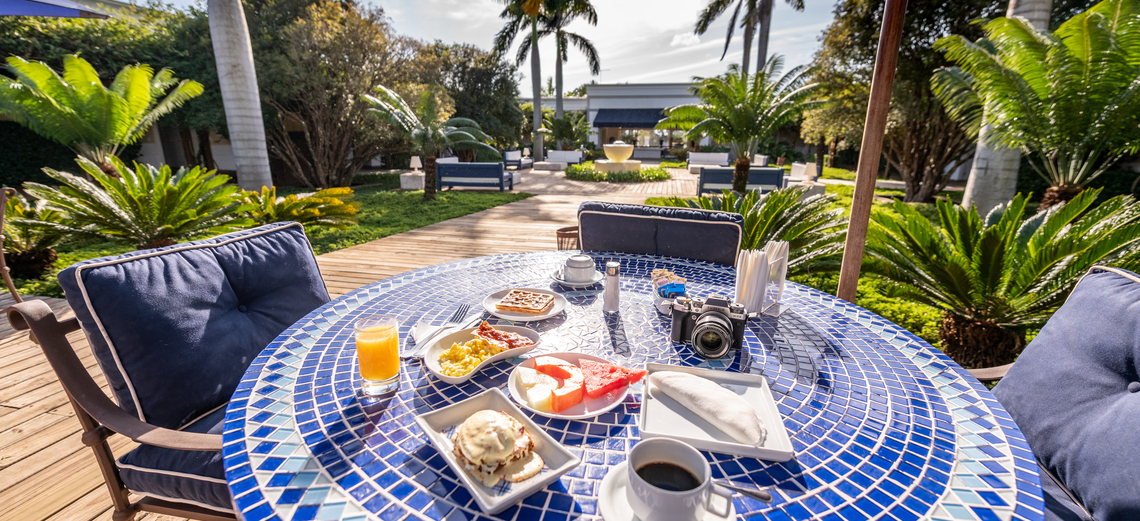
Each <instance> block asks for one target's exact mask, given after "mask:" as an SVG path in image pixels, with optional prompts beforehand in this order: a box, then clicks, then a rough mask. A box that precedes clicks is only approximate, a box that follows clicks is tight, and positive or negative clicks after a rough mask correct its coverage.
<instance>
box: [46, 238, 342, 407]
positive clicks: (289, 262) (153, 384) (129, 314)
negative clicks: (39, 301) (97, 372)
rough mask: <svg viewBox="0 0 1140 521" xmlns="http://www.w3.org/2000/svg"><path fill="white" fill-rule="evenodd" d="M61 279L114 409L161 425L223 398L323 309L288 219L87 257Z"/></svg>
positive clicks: (303, 245) (305, 251)
mask: <svg viewBox="0 0 1140 521" xmlns="http://www.w3.org/2000/svg"><path fill="white" fill-rule="evenodd" d="M59 283H60V285H61V286H63V289H64V291H65V292H66V293H67V302H68V304H70V305H71V308H72V309H73V310H74V311H75V316H76V317H77V318H78V319H79V322H80V324H81V325H82V326H83V330H84V333H86V335H87V339H88V340H89V341H90V344H91V348H92V351H94V353H95V356H96V358H97V360H98V361H99V365H100V367H101V368H102V369H103V373H104V374H106V376H107V380H108V381H109V382H110V384H111V389H112V391H113V394H114V396H115V398H116V400H117V401H118V403H119V405H120V406H121V407H122V408H123V409H124V410H126V411H128V412H130V413H131V414H136V415H138V417H139V418H140V419H141V420H143V421H146V422H148V423H151V424H152V425H157V426H159V427H166V428H170V429H177V428H180V427H182V426H183V425H186V424H187V423H189V422H190V421H193V420H195V419H197V418H199V417H201V416H202V415H204V414H206V413H208V412H210V411H212V410H214V409H215V408H217V407H218V406H220V405H223V404H225V403H226V402H227V401H229V399H230V395H232V394H233V391H234V389H235V388H236V387H237V384H238V381H239V380H241V376H242V374H243V373H244V372H245V370H246V368H247V367H248V366H249V364H250V363H251V362H252V361H253V359H254V358H255V357H256V356H257V355H258V353H260V352H261V350H262V349H264V348H265V346H267V345H268V344H269V342H270V341H272V340H273V339H274V338H275V337H276V336H277V335H278V334H280V333H281V332H282V331H284V330H285V328H287V327H289V326H290V325H292V324H293V323H294V322H296V321H297V320H298V319H300V318H301V317H303V316H305V315H306V314H307V313H309V312H310V311H312V310H313V309H316V308H317V307H319V306H321V305H322V304H324V303H326V302H328V301H329V295H328V292H327V291H326V290H325V285H324V281H323V280H322V279H321V274H320V272H319V271H318V270H317V262H316V258H315V257H314V256H313V250H312V247H311V246H310V245H309V241H308V239H307V238H306V237H305V232H304V229H303V228H302V227H301V225H300V224H297V223H278V224H273V225H269V226H262V227H259V228H254V229H251V230H246V231H242V232H237V233H231V234H227V235H222V236H219V237H215V238H213V239H207V240H203V241H196V242H190V243H185V244H177V245H174V246H168V247H166V248H160V249H156V250H144V251H137V252H131V253H127V254H124V255H119V256H117V257H105V258H101V259H93V260H89V261H84V262H81V263H78V264H76V265H74V266H71V267H68V268H67V269H65V270H63V271H62V272H60V274H59Z"/></svg>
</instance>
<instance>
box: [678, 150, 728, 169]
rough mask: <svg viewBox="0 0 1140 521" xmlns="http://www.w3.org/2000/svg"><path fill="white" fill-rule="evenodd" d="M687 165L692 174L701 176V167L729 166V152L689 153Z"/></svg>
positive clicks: (686, 160)
mask: <svg viewBox="0 0 1140 521" xmlns="http://www.w3.org/2000/svg"><path fill="white" fill-rule="evenodd" d="M685 163H686V166H687V168H688V169H689V173H690V174H699V173H701V167H705V166H728V164H729V163H728V152H689V156H688V158H686V159H685Z"/></svg>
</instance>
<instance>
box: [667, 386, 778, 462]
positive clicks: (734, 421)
mask: <svg viewBox="0 0 1140 521" xmlns="http://www.w3.org/2000/svg"><path fill="white" fill-rule="evenodd" d="M649 383H650V385H652V386H654V387H656V388H657V389H659V390H660V391H661V392H664V393H665V395H666V396H668V397H670V398H672V399H674V400H676V401H677V403H679V404H681V405H682V406H684V407H685V408H686V409H689V410H690V411H693V412H694V413H696V415H697V416H700V417H701V418H704V420H705V421H707V422H709V423H711V424H712V426H713V427H716V428H718V429H720V430H722V431H724V433H725V434H727V435H729V436H731V437H732V439H734V440H736V441H738V442H740V443H743V444H745V445H753V446H757V447H759V446H761V445H763V444H764V439H765V438H767V437H768V431H766V430H765V429H764V422H763V421H762V420H760V417H759V416H758V415H757V414H756V409H754V408H753V407H752V405H751V404H749V403H748V402H747V401H745V400H744V398H741V397H740V396H739V395H738V394H736V393H734V392H732V391H729V390H728V389H725V388H724V387H721V386H719V385H717V384H716V383H714V382H711V381H709V380H706V379H704V378H701V377H699V376H696V375H691V374H688V373H679V372H676V371H658V372H656V373H653V374H651V375H649Z"/></svg>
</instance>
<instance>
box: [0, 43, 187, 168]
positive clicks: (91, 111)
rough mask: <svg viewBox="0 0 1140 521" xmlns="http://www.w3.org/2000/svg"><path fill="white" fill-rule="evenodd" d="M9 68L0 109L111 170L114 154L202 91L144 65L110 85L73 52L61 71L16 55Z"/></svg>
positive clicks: (1, 80)
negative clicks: (104, 83) (60, 73)
mask: <svg viewBox="0 0 1140 521" xmlns="http://www.w3.org/2000/svg"><path fill="white" fill-rule="evenodd" d="M8 72H9V73H10V74H12V76H14V77H15V78H14V79H13V78H8V77H5V76H0V113H2V114H4V115H6V116H8V117H9V118H12V119H13V120H15V121H16V122H18V123H20V124H21V125H24V126H26V127H28V128H29V129H31V130H32V131H33V132H35V133H37V134H39V135H41V136H44V137H46V138H48V139H52V140H54V141H57V142H59V143H60V144H62V145H64V146H67V147H68V148H70V149H72V150H74V151H75V153H76V154H78V155H79V156H81V157H84V158H86V159H88V160H90V161H92V162H94V163H95V164H97V165H99V167H100V168H102V169H103V171H105V172H108V173H110V172H113V171H114V169H113V167H112V165H111V162H110V160H109V158H110V157H111V156H114V155H116V154H118V153H119V150H120V149H121V148H122V147H123V146H124V145H129V144H131V143H134V142H136V141H138V140H139V138H141V137H143V135H145V134H146V132H147V130H149V129H150V127H151V125H153V124H154V123H155V122H156V121H158V118H160V117H162V116H163V115H164V114H166V113H168V112H170V111H172V110H174V109H175V108H177V107H178V106H179V105H181V104H182V103H184V102H186V100H188V99H190V98H193V97H194V96H197V95H199V94H201V93H202V85H201V84H200V83H198V82H195V81H189V80H182V81H179V80H178V79H176V78H175V77H174V73H173V72H172V71H171V70H170V69H162V70H160V71H158V73H155V72H154V70H153V69H151V68H150V66H149V65H145V64H143V65H128V66H126V67H123V70H121V71H119V74H118V75H116V76H115V80H114V81H113V82H111V87H110V88H107V87H104V86H103V82H102V80H100V79H99V74H98V73H97V72H95V68H94V67H92V66H91V64H90V63H88V62H87V60H84V59H83V58H80V57H79V56H76V55H74V54H69V55H67V56H64V58H63V76H60V75H59V73H57V72H56V71H54V70H52V68H51V67H48V66H47V64H46V63H43V62H30V61H27V60H25V59H23V58H20V57H17V56H11V57H9V58H8ZM171 87H173V89H171ZM168 89H170V92H169V93H167V94H166V95H165V97H163V93H166V92H167V90H168ZM159 98H161V99H159Z"/></svg>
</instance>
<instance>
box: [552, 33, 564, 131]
mask: <svg viewBox="0 0 1140 521" xmlns="http://www.w3.org/2000/svg"><path fill="white" fill-rule="evenodd" d="M563 52H564V51H563V50H562V34H561V31H559V32H558V33H557V34H555V35H554V117H555V118H556V119H562V115H563V111H562V53H563ZM558 146H559V148H561V147H562V142H561V141H559V142H558Z"/></svg>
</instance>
